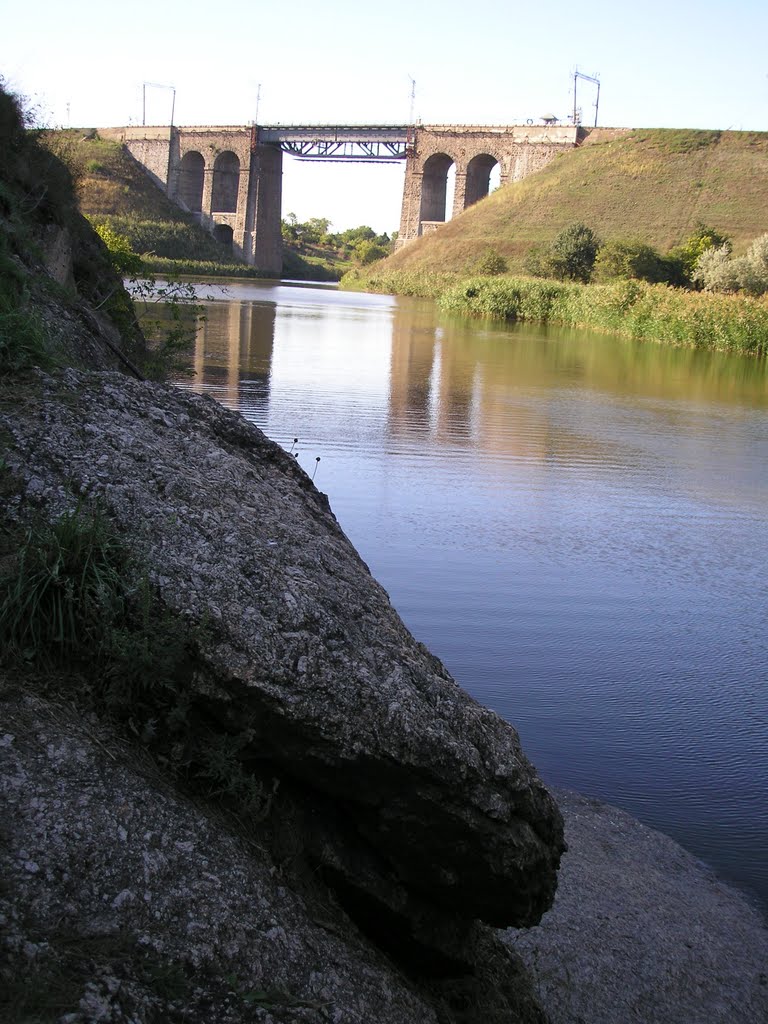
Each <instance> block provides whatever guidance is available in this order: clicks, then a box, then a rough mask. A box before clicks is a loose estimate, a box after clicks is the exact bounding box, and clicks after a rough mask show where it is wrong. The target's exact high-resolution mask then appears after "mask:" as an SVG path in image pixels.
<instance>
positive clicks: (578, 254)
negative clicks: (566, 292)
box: [548, 224, 601, 284]
mask: <svg viewBox="0 0 768 1024" xmlns="http://www.w3.org/2000/svg"><path fill="white" fill-rule="evenodd" d="M600 244H601V243H600V239H599V238H598V237H597V235H596V234H595V232H594V231H593V230H592V228H589V227H587V225H586V224H570V225H569V226H568V227H567V228H564V229H563V230H562V231H561V232H560V233H559V234H557V235H555V237H554V239H553V241H552V244H551V245H550V248H549V253H548V264H549V267H550V271H551V276H553V277H557V278H559V279H560V280H561V281H562V280H569V281H582V282H583V283H585V284H586V282H587V281H589V279H590V277H591V276H592V269H593V267H594V265H595V259H596V257H597V253H598V250H599V248H600Z"/></svg>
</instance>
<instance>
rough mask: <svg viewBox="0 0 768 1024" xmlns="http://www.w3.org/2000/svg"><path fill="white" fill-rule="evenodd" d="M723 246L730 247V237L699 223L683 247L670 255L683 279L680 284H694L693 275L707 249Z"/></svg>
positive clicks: (674, 250)
mask: <svg viewBox="0 0 768 1024" xmlns="http://www.w3.org/2000/svg"><path fill="white" fill-rule="evenodd" d="M721 245H730V239H729V238H728V236H727V235H722V234H720V232H719V231H717V229H716V228H712V227H709V226H708V225H707V224H704V223H703V222H702V221H699V222H698V223H697V224H696V226H695V228H694V231H693V234H691V235H689V236H688V238H686V240H685V241H684V242H683V243H682V245H677V246H675V248H674V249H670V250H669V253H668V259H670V260H671V261H672V263H673V264H675V263H676V264H677V265H678V267H679V270H680V274H681V277H682V280H681V281H680V284H684V285H685V284H687V285H689V286H690V285H691V284H694V283H695V282H694V277H693V273H694V270H695V269H696V264H697V263H698V261H699V259H700V258H701V256H702V254H703V253H704V252H706V250H707V249H714V248H718V247H719V246H721ZM672 283H673V284H675V283H677V282H675V281H673V282H672Z"/></svg>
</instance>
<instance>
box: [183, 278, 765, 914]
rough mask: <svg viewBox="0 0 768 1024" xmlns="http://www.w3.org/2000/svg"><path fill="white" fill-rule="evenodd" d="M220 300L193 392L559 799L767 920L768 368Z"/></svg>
mask: <svg viewBox="0 0 768 1024" xmlns="http://www.w3.org/2000/svg"><path fill="white" fill-rule="evenodd" d="M201 294H205V295H211V296H213V297H214V299H215V301H212V302H210V303H209V304H207V309H206V312H207V317H208V318H207V321H206V322H205V324H204V325H203V326H202V327H201V328H200V331H199V334H198V338H197V343H196V348H195V353H194V374H193V375H192V376H189V377H185V378H180V379H179V380H178V383H179V384H180V386H182V387H185V388H191V389H193V390H195V391H199V392H207V393H208V394H211V395H213V396H214V397H215V398H217V399H218V400H219V401H221V402H222V403H223V404H224V405H226V406H228V407H230V408H232V409H237V410H239V411H240V412H242V414H243V415H244V416H245V417H246V418H247V419H249V420H251V421H252V422H254V423H256V424H257V425H258V426H259V427H261V429H262V430H264V431H265V433H266V434H267V435H268V436H269V437H271V438H272V439H274V440H275V441H277V442H278V443H280V444H281V445H283V447H285V448H286V449H287V450H289V451H290V450H293V451H294V452H297V453H298V461H299V462H300V464H301V465H302V466H303V467H304V468H305V469H306V471H307V472H308V473H309V474H310V476H312V475H314V478H315V483H316V484H317V486H318V487H319V488H320V489H321V490H323V491H325V492H326V493H327V494H328V496H329V498H330V501H331V505H332V507H333V509H334V512H335V513H336V516H337V518H338V519H339V521H340V523H341V525H342V527H343V529H344V530H345V532H346V533H347V535H348V536H349V537H350V539H351V540H352V542H353V543H354V544H355V546H356V547H357V549H358V550H359V551H360V553H361V554H362V556H363V558H364V559H365V560H366V562H367V563H368V565H369V566H370V568H371V571H372V573H373V574H374V576H376V577H377V579H379V580H380V582H381V583H382V584H383V585H384V586H385V587H386V589H387V590H388V591H389V593H390V596H391V598H392V601H393V604H394V605H395V607H396V608H397V609H398V611H399V612H400V614H401V616H402V617H403V619H404V620H405V622H406V623H407V625H408V626H409V627H410V629H411V630H412V632H413V633H414V634H415V635H416V637H417V638H418V639H419V640H421V641H423V642H424V643H425V644H426V645H427V646H428V647H429V648H430V649H431V650H432V651H433V652H434V653H436V654H437V655H438V656H439V657H440V658H441V659H442V660H443V661H444V662H445V663H446V665H447V666H448V668H449V669H450V671H451V672H452V673H453V674H454V676H455V677H456V678H457V679H458V680H459V682H460V683H461V684H462V685H463V686H464V688H465V689H467V690H468V691H469V692H470V693H471V694H472V695H473V696H474V697H476V698H477V699H478V700H479V701H481V702H483V703H484V704H487V705H489V706H490V707H492V708H494V709H495V710H496V711H498V713H499V714H500V715H502V716H503V717H504V718H506V719H507V720H508V721H510V722H511V723H513V724H514V726H515V727H516V728H517V729H518V731H519V733H520V736H521V739H522V742H523V746H524V749H525V751H526V753H527V754H528V756H529V757H530V759H531V760H532V761H533V762H534V764H535V765H536V766H537V768H538V769H539V772H540V773H541V775H542V777H543V778H544V779H545V781H548V782H550V783H552V784H555V785H560V786H567V787H570V788H573V789H577V790H580V791H581V792H583V793H586V794H590V795H594V796H596V797H599V798H601V799H604V800H607V801H609V802H611V803H614V804H617V805H618V806H620V807H623V808H625V809H626V810H628V811H630V812H631V813H632V814H634V815H635V816H637V817H638V818H640V819H641V820H642V821H644V822H646V823H647V824H649V825H652V826H654V827H656V828H659V829H661V830H663V831H664V832H667V833H668V834H670V835H672V836H673V837H674V838H676V839H677V840H678V841H680V842H681V843H682V844H683V845H684V846H686V847H687V848H688V849H689V850H691V851H692V852H693V853H695V854H696V855H697V856H699V857H700V858H701V859H702V860H704V861H706V862H708V863H709V864H711V865H712V866H713V867H714V868H715V870H716V871H717V872H718V874H719V875H720V876H721V877H723V878H724V879H726V880H728V881H730V882H732V883H734V884H736V885H738V886H739V887H741V888H742V889H743V890H744V891H746V892H748V893H749V894H750V895H752V896H753V897H755V898H756V899H757V900H758V901H759V902H760V903H761V904H762V906H763V908H764V909H768V854H767V851H768V686H767V682H768V680H767V676H768V630H767V629H766V610H767V609H768V600H767V597H768V583H767V579H766V553H767V552H768V376H767V375H766V367H765V365H764V364H761V363H758V362H756V361H754V360H748V359H744V358H740V357H734V356H724V355H718V354H712V353H703V352H693V351H688V350H681V349H672V348H665V347H662V346H656V345H653V344H648V343H634V342H629V341H623V340H618V339H616V338H611V337H604V336H600V335H596V334H593V333H589V332H576V331H564V330H558V329H554V328H549V327H548V328H545V327H532V326H526V325H500V324H489V323H485V322H477V321H464V320H457V319H452V318H448V317H445V316H443V315H441V314H440V313H439V311H437V310H436V308H435V306H434V305H433V303H431V302H428V301H422V300H414V299H403V298H395V297H392V296H381V295H369V294H352V293H344V292H339V291H337V290H336V289H335V288H329V287H319V286H318V287H307V286H299V285H291V284H287V283H284V284H279V285H278V284H275V283H271V282H270V283H267V282H251V281H249V282H233V283H229V284H227V285H226V287H223V286H220V285H214V286H205V287H204V288H202V289H201ZM295 438H297V439H298V440H297V441H294V439H295ZM318 460H319V461H318Z"/></svg>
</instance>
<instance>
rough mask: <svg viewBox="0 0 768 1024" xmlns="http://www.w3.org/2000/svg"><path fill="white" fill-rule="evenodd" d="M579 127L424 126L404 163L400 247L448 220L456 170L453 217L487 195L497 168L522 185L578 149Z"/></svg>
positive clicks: (417, 131) (506, 178) (416, 133)
mask: <svg viewBox="0 0 768 1024" xmlns="http://www.w3.org/2000/svg"><path fill="white" fill-rule="evenodd" d="M577 133H578V129H577V128H575V127H570V126H558V125H545V126H536V125H505V126H499V127H484V126H479V125H474V126H473V125H439V126H438V125H435V126H431V125H419V126H418V127H417V128H416V129H415V130H414V134H413V142H412V145H411V146H410V147H409V151H408V158H407V160H406V165H405V185H404V187H403V205H402V209H401V215H400V231H399V233H398V239H397V247H398V248H401V247H402V246H403V245H406V244H407V243H408V242H412V241H413V240H414V239H416V238H419V237H420V236H421V235H423V234H425V233H429V232H431V231H434V230H435V229H436V228H437V227H438V226H439V225H440V224H441V223H443V222H444V221H445V220H446V217H447V212H448V211H447V210H446V197H445V193H446V180H447V174H448V170H449V169H450V167H451V165H453V166H455V168H456V181H455V186H454V193H453V205H452V208H451V209H452V215H453V216H454V217H456V216H458V214H460V213H463V212H464V210H466V209H467V208H468V207H469V206H472V205H473V204H474V203H476V202H478V200H480V199H482V198H484V196H486V195H487V194H488V179H489V175H490V172H491V170H492V168H493V167H494V166H495V165H496V164H498V165H499V168H500V183H501V184H502V185H503V184H506V182H508V181H520V180H521V179H522V178H525V177H527V176H528V175H529V174H533V173H534V172H535V171H538V170H540V169H541V168H542V167H544V166H545V165H546V164H548V163H549V161H550V160H553V159H554V157H555V156H557V154H558V153H561V152H562V151H563V150H564V149H570V148H573V147H574V146H575V145H576V142H577Z"/></svg>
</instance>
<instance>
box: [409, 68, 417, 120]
mask: <svg viewBox="0 0 768 1024" xmlns="http://www.w3.org/2000/svg"><path fill="white" fill-rule="evenodd" d="M408 79H409V81H410V83H411V110H410V113H409V115H408V124H410V125H412V124H413V112H414V110H415V109H416V79H415V78H412V77H411V75H408Z"/></svg>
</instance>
